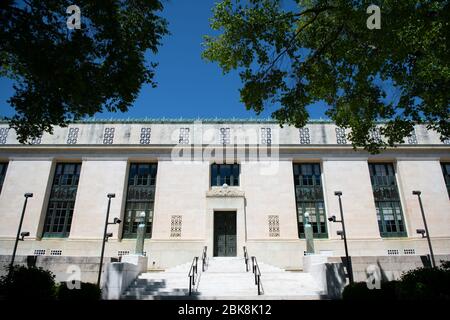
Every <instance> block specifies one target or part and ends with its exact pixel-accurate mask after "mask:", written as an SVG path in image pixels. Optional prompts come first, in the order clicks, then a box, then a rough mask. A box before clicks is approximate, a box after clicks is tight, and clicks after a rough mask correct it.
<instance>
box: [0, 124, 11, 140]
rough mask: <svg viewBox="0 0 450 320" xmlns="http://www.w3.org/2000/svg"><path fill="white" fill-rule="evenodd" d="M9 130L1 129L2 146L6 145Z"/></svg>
mask: <svg viewBox="0 0 450 320" xmlns="http://www.w3.org/2000/svg"><path fill="white" fill-rule="evenodd" d="M8 132H9V128H0V144H6V139H8Z"/></svg>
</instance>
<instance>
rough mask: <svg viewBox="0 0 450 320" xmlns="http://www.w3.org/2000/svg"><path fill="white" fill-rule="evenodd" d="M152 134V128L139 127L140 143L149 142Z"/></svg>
mask: <svg viewBox="0 0 450 320" xmlns="http://www.w3.org/2000/svg"><path fill="white" fill-rule="evenodd" d="M151 136H152V128H141V138H140V140H139V143H140V144H150V138H151Z"/></svg>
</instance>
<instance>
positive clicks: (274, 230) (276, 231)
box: [268, 215, 280, 237]
mask: <svg viewBox="0 0 450 320" xmlns="http://www.w3.org/2000/svg"><path fill="white" fill-rule="evenodd" d="M268 220H269V237H279V236H280V219H279V216H277V215H269V217H268Z"/></svg>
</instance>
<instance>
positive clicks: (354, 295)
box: [342, 261, 450, 300]
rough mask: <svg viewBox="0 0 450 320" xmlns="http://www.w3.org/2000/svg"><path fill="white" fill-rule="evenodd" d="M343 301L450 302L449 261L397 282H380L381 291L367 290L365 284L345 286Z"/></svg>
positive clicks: (418, 271)
mask: <svg viewBox="0 0 450 320" xmlns="http://www.w3.org/2000/svg"><path fill="white" fill-rule="evenodd" d="M342 298H343V299H344V300H395V299H398V300H450V261H445V262H442V264H441V266H440V267H436V268H417V269H413V270H410V271H408V272H406V273H404V274H403V275H402V277H401V279H400V280H399V281H389V282H382V283H381V289H380V290H377V289H372V290H370V289H368V288H367V284H366V283H365V282H356V283H354V284H353V285H347V286H346V287H345V288H344V291H343V293H342Z"/></svg>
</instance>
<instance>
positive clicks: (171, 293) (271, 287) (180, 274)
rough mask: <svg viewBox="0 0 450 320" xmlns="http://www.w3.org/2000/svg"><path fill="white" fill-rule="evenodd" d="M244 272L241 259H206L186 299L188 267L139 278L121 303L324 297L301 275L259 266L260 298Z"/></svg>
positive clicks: (312, 280)
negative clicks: (127, 300) (125, 300)
mask: <svg viewBox="0 0 450 320" xmlns="http://www.w3.org/2000/svg"><path fill="white" fill-rule="evenodd" d="M249 264H250V266H249V269H250V271H248V272H246V271H245V261H244V258H238V257H214V258H209V260H208V267H207V269H206V271H205V272H202V271H201V260H199V261H198V272H199V274H198V278H197V281H196V285H195V287H194V288H193V292H192V295H191V296H189V280H188V273H189V269H190V267H191V263H186V264H182V265H179V266H176V267H174V268H170V269H167V270H165V271H163V272H147V273H143V274H141V275H140V276H139V277H138V278H137V279H136V280H135V281H134V282H133V283H132V284H131V285H130V287H129V288H128V289H127V290H126V291H125V292H124V293H123V295H122V299H133V300H135V299H139V300H162V299H208V300H213V299H239V300H241V299H302V300H306V299H307V300H310V299H321V298H324V293H323V292H322V291H321V289H320V288H319V286H318V285H317V284H316V282H315V280H314V279H313V277H312V276H311V275H310V274H308V273H304V272H291V271H285V270H283V269H280V268H277V267H274V266H272V265H268V264H265V263H261V262H259V268H260V270H261V283H262V286H263V292H264V294H263V295H259V296H258V289H257V287H256V285H255V278H254V275H253V273H252V271H251V262H250V261H249Z"/></svg>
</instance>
